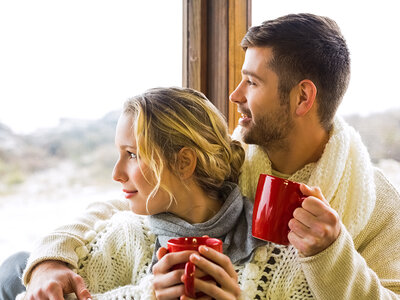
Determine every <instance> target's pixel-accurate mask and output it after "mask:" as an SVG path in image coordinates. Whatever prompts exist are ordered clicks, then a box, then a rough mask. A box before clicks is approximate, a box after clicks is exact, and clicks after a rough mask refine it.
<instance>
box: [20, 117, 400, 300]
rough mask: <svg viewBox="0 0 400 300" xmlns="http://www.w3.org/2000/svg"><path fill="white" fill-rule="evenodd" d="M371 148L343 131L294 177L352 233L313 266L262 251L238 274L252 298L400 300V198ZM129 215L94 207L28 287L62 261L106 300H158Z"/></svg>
mask: <svg viewBox="0 0 400 300" xmlns="http://www.w3.org/2000/svg"><path fill="white" fill-rule="evenodd" d="M338 122H339V123H338ZM343 145H344V146H343ZM362 147H363V146H362V144H361V141H360V140H359V138H357V135H355V133H354V132H353V131H352V130H351V129H349V128H348V127H347V125H346V124H344V123H343V122H342V121H337V122H336V123H335V129H334V131H333V133H332V135H331V139H330V141H329V143H328V145H327V147H326V149H325V151H324V154H323V157H322V158H321V159H320V161H318V162H317V163H313V164H310V165H307V166H305V167H304V168H303V169H302V170H299V171H298V172H296V174H294V175H293V176H292V177H291V179H295V180H297V181H300V182H305V183H309V184H310V182H311V183H317V185H319V186H320V187H321V189H322V192H323V193H324V195H325V196H326V198H327V200H328V201H330V204H331V205H332V206H333V207H334V208H335V209H336V210H337V211H338V212H339V214H340V216H341V218H342V223H343V224H344V225H342V230H341V233H340V235H339V237H338V239H337V240H336V241H335V242H334V243H333V244H332V245H331V246H330V247H329V248H327V249H326V250H324V251H322V252H321V253H319V254H317V255H315V256H313V257H308V258H300V257H299V256H298V254H297V251H296V249H295V248H294V247H292V246H289V247H285V246H280V245H274V244H267V245H266V246H263V247H259V248H258V249H257V250H256V251H255V255H254V257H253V259H252V261H251V262H250V263H247V264H245V265H242V266H236V268H237V271H238V273H239V283H240V286H241V289H242V293H243V298H246V299H314V298H315V299H357V300H359V299H400V296H398V294H399V293H400V251H398V249H400V196H399V194H398V193H397V191H396V190H395V188H393V187H392V186H391V184H390V183H389V182H388V181H387V180H386V179H385V177H384V176H383V175H382V173H381V172H379V171H378V170H376V169H373V167H372V166H371V164H370V162H369V159H368V155H367V156H365V151H364V150H363V149H362ZM360 149H361V150H360ZM253 150H255V151H254V153H258V154H256V155H249V156H248V157H247V162H246V165H245V166H244V170H243V172H244V176H245V177H242V180H241V186H242V188H243V190H244V192H245V193H250V194H251V190H253V189H252V188H251V186H254V185H255V184H256V181H255V180H256V179H255V178H258V176H246V172H247V171H246V170H252V172H253V173H254V172H263V173H270V171H271V170H270V167H268V166H270V162H269V160H268V157H266V155H265V153H262V152H261V151H259V150H260V149H255V148H253ZM247 153H248V154H249V151H248V152H247ZM254 153H253V154H254ZM338 153H339V154H338ZM327 168H328V169H327ZM357 170H361V171H357ZM316 174H317V175H318V176H316ZM321 176H322V178H321ZM366 184H368V186H367V187H365V185H366ZM364 188H365V190H364ZM365 191H367V194H366V192H365ZM338 195H339V196H338ZM359 195H363V196H362V199H360V197H359ZM128 209H129V207H128V203H127V202H126V201H125V200H124V201H114V202H109V203H98V204H93V205H92V206H91V207H90V208H89V210H88V211H87V213H86V214H85V215H84V216H83V217H82V218H79V220H78V221H77V222H76V223H75V224H72V225H68V226H64V227H62V228H60V229H59V230H57V231H55V232H54V233H52V234H50V235H48V236H47V237H45V238H44V239H43V240H42V241H41V242H40V243H39V244H38V246H37V248H36V249H35V250H34V251H33V252H32V255H31V257H30V259H29V261H28V266H27V268H26V270H25V272H24V277H23V280H24V282H25V283H27V282H29V276H30V273H31V270H32V268H33V267H34V265H36V264H37V263H38V262H40V261H43V260H47V259H58V260H62V261H65V262H67V263H69V264H70V265H71V266H72V267H73V268H75V269H76V270H77V272H78V273H79V274H81V275H82V276H83V277H84V279H85V281H86V283H87V285H88V286H89V288H90V290H91V292H92V293H93V294H95V297H96V298H98V299H133V298H135V299H147V298H151V297H154V295H153V293H152V287H151V276H152V275H151V274H150V270H149V265H150V261H151V255H152V249H153V248H152V247H153V245H154V236H153V235H152V234H151V233H150V232H149V231H148V227H147V225H146V222H145V220H144V219H143V218H141V217H134V215H133V214H132V213H131V212H121V210H128ZM360 212H362V213H360ZM99 220H100V221H99ZM101 220H103V221H101Z"/></svg>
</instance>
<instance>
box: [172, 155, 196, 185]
mask: <svg viewBox="0 0 400 300" xmlns="http://www.w3.org/2000/svg"><path fill="white" fill-rule="evenodd" d="M196 165H197V156H196V153H195V152H194V150H193V149H191V148H187V147H183V148H182V149H181V150H179V152H178V160H177V171H178V174H179V177H180V178H181V179H188V178H190V177H191V176H192V175H193V172H194V170H195V169H196Z"/></svg>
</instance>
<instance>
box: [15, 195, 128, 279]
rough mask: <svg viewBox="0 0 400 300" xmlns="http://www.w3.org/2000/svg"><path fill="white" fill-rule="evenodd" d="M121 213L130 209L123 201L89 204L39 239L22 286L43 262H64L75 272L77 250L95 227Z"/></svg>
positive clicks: (126, 202) (28, 263)
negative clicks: (81, 211) (71, 219)
mask: <svg viewBox="0 0 400 300" xmlns="http://www.w3.org/2000/svg"><path fill="white" fill-rule="evenodd" d="M124 210H129V202H128V201H127V200H125V199H124V200H110V201H108V202H95V203H92V204H90V205H89V206H88V208H87V210H86V211H85V212H84V213H83V214H82V215H81V216H80V217H78V218H77V219H75V221H74V222H72V223H71V224H68V225H65V226H61V227H59V228H58V229H56V230H55V231H53V232H52V233H50V234H48V235H46V236H45V237H43V238H42V239H40V240H39V241H38V242H37V243H36V246H35V248H34V249H33V251H32V253H31V255H30V257H29V259H28V262H27V266H26V268H25V270H24V273H23V276H22V280H23V283H24V284H25V285H27V284H28V283H29V281H30V276H31V272H32V270H33V268H34V267H35V266H36V265H37V264H39V263H41V262H43V261H46V260H58V261H63V262H65V263H68V264H69V265H70V266H71V267H72V268H74V269H76V268H77V262H78V259H79V257H78V256H79V251H80V249H82V248H81V247H82V246H83V245H85V244H86V243H87V241H88V239H89V238H90V235H91V233H93V230H94V226H95V224H96V223H98V221H102V220H107V219H110V218H111V217H112V216H113V215H114V214H115V213H116V212H118V211H124Z"/></svg>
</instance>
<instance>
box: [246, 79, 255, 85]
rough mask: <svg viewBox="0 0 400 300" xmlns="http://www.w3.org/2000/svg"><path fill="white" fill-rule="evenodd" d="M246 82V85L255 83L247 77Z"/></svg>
mask: <svg viewBox="0 0 400 300" xmlns="http://www.w3.org/2000/svg"><path fill="white" fill-rule="evenodd" d="M247 84H248V85H255V83H254V82H253V81H251V80H248V79H247Z"/></svg>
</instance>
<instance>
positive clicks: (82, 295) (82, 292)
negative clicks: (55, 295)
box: [71, 274, 92, 300]
mask: <svg viewBox="0 0 400 300" xmlns="http://www.w3.org/2000/svg"><path fill="white" fill-rule="evenodd" d="M71 286H72V288H73V291H74V292H75V295H76V297H77V298H78V299H79V300H89V299H92V296H91V295H90V292H89V290H88V289H87V287H86V285H85V282H84V281H83V278H82V277H81V276H79V275H78V274H75V275H73V276H71Z"/></svg>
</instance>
